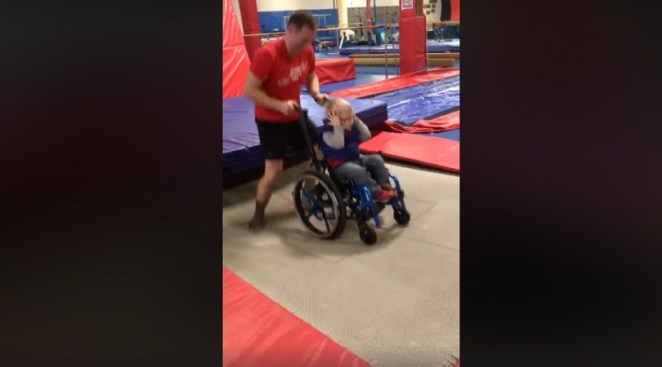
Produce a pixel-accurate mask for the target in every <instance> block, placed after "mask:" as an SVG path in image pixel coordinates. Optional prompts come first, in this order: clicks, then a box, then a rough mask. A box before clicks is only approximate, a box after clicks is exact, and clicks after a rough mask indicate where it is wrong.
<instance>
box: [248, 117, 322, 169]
mask: <svg viewBox="0 0 662 367" xmlns="http://www.w3.org/2000/svg"><path fill="white" fill-rule="evenodd" d="M255 123H256V124H257V131H258V134H259V135H260V144H261V145H262V148H263V149H264V156H265V159H283V158H285V155H286V154H287V149H288V148H293V149H295V150H296V151H301V150H305V151H306V152H308V145H307V144H306V138H305V137H304V135H303V131H302V129H301V125H300V124H299V120H296V121H293V122H285V123H271V122H266V121H261V120H257V119H256V120H255ZM306 125H307V128H308V136H309V137H310V141H311V142H312V143H313V145H315V144H317V143H318V141H319V138H318V136H317V127H316V126H315V124H313V122H312V121H310V120H308V123H307V124H306Z"/></svg>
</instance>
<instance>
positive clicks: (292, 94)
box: [251, 38, 315, 123]
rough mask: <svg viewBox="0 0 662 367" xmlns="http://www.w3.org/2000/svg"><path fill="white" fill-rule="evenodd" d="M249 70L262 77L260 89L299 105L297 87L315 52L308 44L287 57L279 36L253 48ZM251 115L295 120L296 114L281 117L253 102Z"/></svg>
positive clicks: (310, 69) (309, 70)
mask: <svg viewBox="0 0 662 367" xmlns="http://www.w3.org/2000/svg"><path fill="white" fill-rule="evenodd" d="M251 71H252V72H253V74H255V75H256V76H257V77H258V78H260V79H261V80H262V89H263V90H264V91H265V92H266V93H267V94H268V95H269V96H270V97H271V98H275V99H279V100H281V101H287V100H292V101H296V102H297V103H299V104H301V101H300V96H301V86H302V85H303V83H305V82H306V79H307V78H308V75H309V74H310V73H312V72H313V71H315V52H314V51H313V47H312V46H309V47H307V48H306V49H304V50H303V51H301V52H300V53H299V54H298V55H296V56H290V55H289V53H288V52H287V47H286V46H285V40H284V39H283V38H279V39H277V40H275V41H271V42H269V43H267V44H266V45H264V46H263V47H261V48H259V49H257V51H255V54H254V55H253V62H252V63H251ZM255 118H257V119H258V120H263V121H265V122H273V123H281V122H291V121H296V119H298V118H299V114H297V113H295V114H292V115H289V116H285V115H283V114H282V113H280V112H278V111H274V110H270V109H267V108H264V107H262V106H259V105H258V104H257V103H256V104H255Z"/></svg>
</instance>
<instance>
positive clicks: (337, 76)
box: [315, 58, 356, 84]
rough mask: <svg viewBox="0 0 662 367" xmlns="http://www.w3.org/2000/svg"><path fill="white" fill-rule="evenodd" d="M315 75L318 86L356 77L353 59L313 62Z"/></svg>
mask: <svg viewBox="0 0 662 367" xmlns="http://www.w3.org/2000/svg"><path fill="white" fill-rule="evenodd" d="M315 73H316V74H317V78H318V79H319V82H320V84H328V83H333V82H341V81H343V80H350V79H354V78H355V77H356V72H355V70H354V60H353V59H349V58H348V59H344V58H343V59H321V60H319V59H318V60H315Z"/></svg>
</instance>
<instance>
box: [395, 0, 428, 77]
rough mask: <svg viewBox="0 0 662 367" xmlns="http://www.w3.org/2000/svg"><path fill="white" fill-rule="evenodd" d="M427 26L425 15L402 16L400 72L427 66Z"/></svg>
mask: <svg viewBox="0 0 662 367" xmlns="http://www.w3.org/2000/svg"><path fill="white" fill-rule="evenodd" d="M401 1H402V0H401ZM426 28H427V24H426V19H425V17H424V16H415V17H405V18H402V16H401V17H400V74H407V73H412V72H414V71H416V70H418V69H420V68H423V67H425V53H426V47H425V46H426V38H427V35H426Z"/></svg>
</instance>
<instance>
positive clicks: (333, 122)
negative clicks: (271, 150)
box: [320, 98, 397, 203]
mask: <svg viewBox="0 0 662 367" xmlns="http://www.w3.org/2000/svg"><path fill="white" fill-rule="evenodd" d="M325 105H326V118H327V120H328V123H326V124H324V126H323V127H322V134H321V135H322V136H321V139H320V146H321V149H322V152H323V154H324V156H325V160H326V163H327V165H328V166H329V168H330V169H332V170H333V171H334V173H335V175H336V176H337V177H338V178H339V179H341V180H347V181H352V182H354V184H356V185H362V186H366V187H368V188H369V189H370V190H371V191H372V194H373V197H374V199H375V201H376V202H380V203H387V202H388V201H389V200H391V199H392V198H394V197H397V193H396V192H395V191H394V190H393V188H392V187H391V183H390V180H389V171H388V169H387V168H386V165H385V164H384V159H383V158H382V156H381V155H379V154H370V155H363V154H361V153H360V152H359V144H360V143H361V142H363V141H366V140H368V139H370V137H371V134H370V130H369V129H368V127H367V126H366V125H365V123H363V121H361V119H359V118H358V117H357V116H356V115H355V113H354V110H353V109H352V106H351V105H350V104H349V103H348V102H347V101H345V100H344V99H340V98H338V99H334V100H330V101H327V102H326V104H325Z"/></svg>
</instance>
